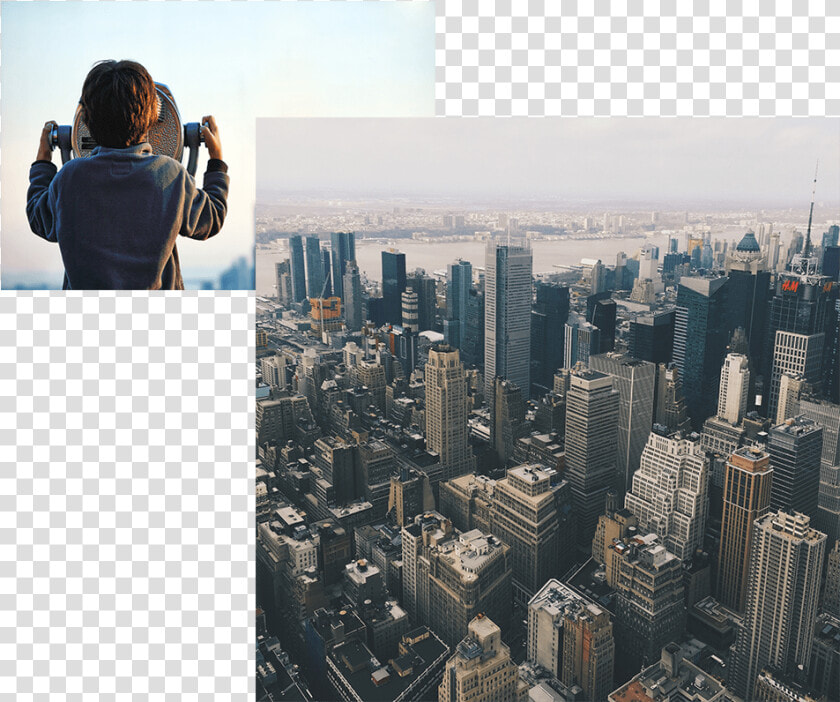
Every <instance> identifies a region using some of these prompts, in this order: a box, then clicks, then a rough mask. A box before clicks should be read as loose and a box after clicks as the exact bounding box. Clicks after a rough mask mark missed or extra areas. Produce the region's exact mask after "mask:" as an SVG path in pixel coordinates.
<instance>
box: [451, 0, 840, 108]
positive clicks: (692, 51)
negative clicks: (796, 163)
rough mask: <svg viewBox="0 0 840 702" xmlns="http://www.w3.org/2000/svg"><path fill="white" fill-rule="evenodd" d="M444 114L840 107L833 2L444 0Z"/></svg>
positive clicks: (838, 14) (838, 33)
mask: <svg viewBox="0 0 840 702" xmlns="http://www.w3.org/2000/svg"><path fill="white" fill-rule="evenodd" d="M436 63H437V88H436V102H437V104H436V111H437V114H438V115H446V116H474V115H481V116H498V115H519V116H525V115H530V116H535V115H562V116H575V115H586V116H593V115H594V116H618V115H629V116H642V115H646V116H647V115H663V116H671V115H679V116H705V115H712V116H724V115H730V116H732V115H750V116H782V115H785V116H791V115H792V116H805V115H812V116H826V115H838V114H840V2H837V1H836V0H437V47H436Z"/></svg>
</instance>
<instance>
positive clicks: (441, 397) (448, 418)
mask: <svg viewBox="0 0 840 702" xmlns="http://www.w3.org/2000/svg"><path fill="white" fill-rule="evenodd" d="M424 373H425V380H426V445H427V448H428V450H429V451H433V452H435V453H437V454H438V455H439V456H440V464H441V466H442V467H443V479H444V480H448V479H450V478H453V477H455V476H458V475H463V474H464V473H470V472H472V471H474V470H475V456H474V455H473V453H472V449H471V448H470V445H469V426H468V423H467V415H468V410H467V381H466V377H465V375H464V366H463V364H462V363H461V359H460V354H459V352H458V349H456V348H454V347H452V346H449V345H447V344H438V345H435V346H433V347H432V348H431V349H430V350H429V360H428V362H427V363H426V367H425V370H424Z"/></svg>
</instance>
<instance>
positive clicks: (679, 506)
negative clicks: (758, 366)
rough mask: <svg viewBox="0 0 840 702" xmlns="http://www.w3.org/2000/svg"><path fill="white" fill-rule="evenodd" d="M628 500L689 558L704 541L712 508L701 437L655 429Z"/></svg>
mask: <svg viewBox="0 0 840 702" xmlns="http://www.w3.org/2000/svg"><path fill="white" fill-rule="evenodd" d="M631 487H632V489H631V490H630V491H629V492H628V493H627V497H626V499H625V501H624V506H625V507H626V508H627V509H628V510H630V512H632V513H633V514H634V515H636V517H637V518H638V520H639V529H640V530H641V531H642V532H643V533H645V532H653V533H654V534H656V535H657V536H659V538H660V539H661V540H662V543H663V544H664V545H665V548H667V549H668V550H669V551H670V552H671V553H673V554H674V555H675V556H677V558H680V559H681V560H683V561H688V560H691V558H692V557H693V556H694V553H695V551H697V549H698V548H700V547H701V546H702V545H703V535H704V533H705V527H706V515H707V513H708V510H709V459H708V458H707V457H706V454H705V452H704V451H703V449H702V448H701V447H700V442H699V441H696V442H695V441H691V440H690V439H687V438H685V437H683V435H682V434H681V433H679V432H677V433H674V434H670V435H668V434H667V433H666V432H662V433H659V432H657V431H656V429H654V431H652V432H651V433H650V437H649V438H648V442H647V445H646V446H645V448H644V451H643V452H642V456H641V466H640V467H639V470H637V471H636V473H635V474H634V475H633V482H632V485H631Z"/></svg>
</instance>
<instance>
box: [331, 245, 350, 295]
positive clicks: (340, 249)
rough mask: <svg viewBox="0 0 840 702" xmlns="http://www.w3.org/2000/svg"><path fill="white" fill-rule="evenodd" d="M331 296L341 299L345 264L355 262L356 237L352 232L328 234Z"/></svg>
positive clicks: (345, 270) (345, 271)
mask: <svg viewBox="0 0 840 702" xmlns="http://www.w3.org/2000/svg"><path fill="white" fill-rule="evenodd" d="M330 243H331V246H332V248H331V251H330V254H331V257H332V272H331V275H330V280H331V281H332V282H331V284H332V288H333V295H334V296H336V297H341V295H342V292H343V283H344V274H345V273H347V262H348V261H355V260H356V235H355V234H354V233H353V232H333V233H332V234H330Z"/></svg>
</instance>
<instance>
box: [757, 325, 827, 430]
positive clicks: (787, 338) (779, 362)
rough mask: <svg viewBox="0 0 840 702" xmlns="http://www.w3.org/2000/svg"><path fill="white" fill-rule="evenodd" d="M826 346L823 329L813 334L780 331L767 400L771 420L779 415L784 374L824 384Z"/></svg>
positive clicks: (774, 353) (777, 336)
mask: <svg viewBox="0 0 840 702" xmlns="http://www.w3.org/2000/svg"><path fill="white" fill-rule="evenodd" d="M824 346H825V334H824V333H822V332H820V333H819V334H810V335H806V334H797V333H795V332H788V331H781V330H779V331H777V332H776V342H775V344H774V345H773V352H772V356H771V359H772V365H771V367H770V393H769V398H768V400H767V416H768V417H769V418H770V419H771V420H775V419H778V417H777V412H778V409H779V393H780V391H781V384H782V377H783V376H784V375H786V374H787V375H799V376H801V379H802V380H804V381H806V382H808V383H810V384H812V385H819V384H820V382H821V380H822V362H823V350H824ZM783 419H786V417H785V418H783Z"/></svg>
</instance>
